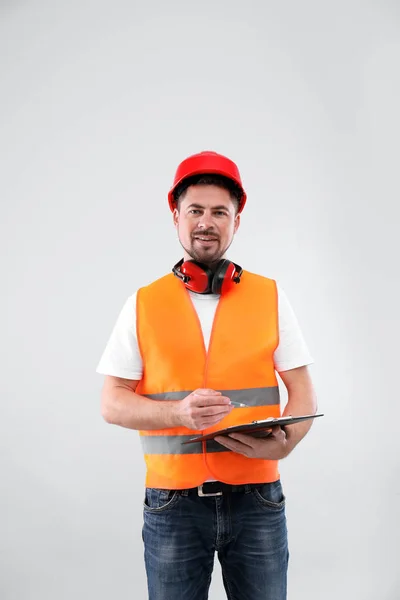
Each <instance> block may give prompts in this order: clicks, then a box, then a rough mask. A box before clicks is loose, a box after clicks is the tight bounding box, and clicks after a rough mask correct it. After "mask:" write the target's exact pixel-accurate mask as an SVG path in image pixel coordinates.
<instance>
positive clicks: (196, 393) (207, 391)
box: [193, 388, 222, 396]
mask: <svg viewBox="0 0 400 600" xmlns="http://www.w3.org/2000/svg"><path fill="white" fill-rule="evenodd" d="M193 395H194V396H222V392H217V390H210V389H208V388H199V389H198V390H194V392H193Z"/></svg>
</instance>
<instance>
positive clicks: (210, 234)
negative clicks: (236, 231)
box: [192, 230, 219, 240]
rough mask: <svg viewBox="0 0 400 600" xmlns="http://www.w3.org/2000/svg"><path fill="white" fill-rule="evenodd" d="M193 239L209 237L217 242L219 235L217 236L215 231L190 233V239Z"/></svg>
mask: <svg viewBox="0 0 400 600" xmlns="http://www.w3.org/2000/svg"><path fill="white" fill-rule="evenodd" d="M195 237H211V238H215V239H217V240H219V235H217V234H216V233H215V231H209V230H202V231H195V232H194V233H192V238H195Z"/></svg>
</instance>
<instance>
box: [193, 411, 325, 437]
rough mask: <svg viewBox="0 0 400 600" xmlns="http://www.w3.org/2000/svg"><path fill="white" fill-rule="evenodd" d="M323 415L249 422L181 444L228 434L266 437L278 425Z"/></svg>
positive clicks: (291, 423)
mask: <svg viewBox="0 0 400 600" xmlns="http://www.w3.org/2000/svg"><path fill="white" fill-rule="evenodd" d="M323 416H324V415H323V413H319V414H316V415H301V416H298V417H290V416H289V417H276V418H274V417H270V418H269V419H263V420H261V421H251V422H250V423H244V424H243V425H233V426H232V427H226V429H219V430H218V431H212V432H211V433H207V434H205V435H197V436H196V437H193V438H190V439H188V440H186V441H184V442H182V444H192V443H193V442H206V441H207V440H213V439H214V438H215V437H216V436H218V435H229V434H230V433H246V434H248V435H252V436H253V437H268V436H269V435H270V433H271V428H272V427H276V426H277V425H279V426H280V427H286V426H288V425H293V424H294V423H300V422H301V421H308V420H309V419H316V418H318V417H323Z"/></svg>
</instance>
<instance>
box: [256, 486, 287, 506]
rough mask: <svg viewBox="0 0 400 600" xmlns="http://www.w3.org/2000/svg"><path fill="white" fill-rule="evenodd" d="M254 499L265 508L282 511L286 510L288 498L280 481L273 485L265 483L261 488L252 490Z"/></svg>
mask: <svg viewBox="0 0 400 600" xmlns="http://www.w3.org/2000/svg"><path fill="white" fill-rule="evenodd" d="M252 492H253V496H254V498H255V499H256V500H257V502H258V503H259V504H261V506H263V507H264V508H267V509H270V510H274V511H280V510H283V509H284V508H285V505H286V497H285V495H284V493H283V488H282V483H281V481H280V479H278V481H273V482H272V483H264V485H262V486H260V487H259V488H255V489H254V490H252Z"/></svg>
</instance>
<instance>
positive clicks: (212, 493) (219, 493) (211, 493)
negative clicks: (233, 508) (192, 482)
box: [197, 483, 222, 497]
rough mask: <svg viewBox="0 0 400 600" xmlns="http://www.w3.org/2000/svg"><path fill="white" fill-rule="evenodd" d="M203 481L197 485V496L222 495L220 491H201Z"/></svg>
mask: <svg viewBox="0 0 400 600" xmlns="http://www.w3.org/2000/svg"><path fill="white" fill-rule="evenodd" d="M203 485H204V484H203V483H202V484H201V485H198V486H197V493H198V494H199V496H201V497H205V496H222V491H220V492H209V493H208V494H207V492H203Z"/></svg>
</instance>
